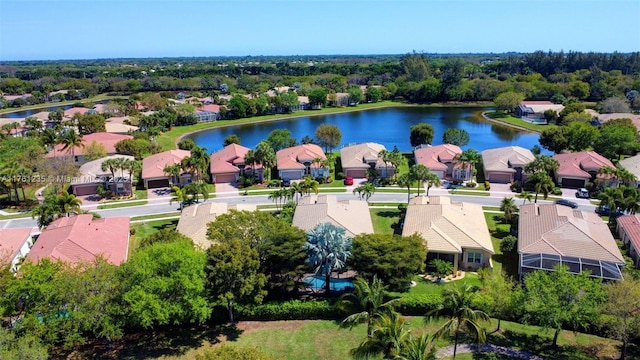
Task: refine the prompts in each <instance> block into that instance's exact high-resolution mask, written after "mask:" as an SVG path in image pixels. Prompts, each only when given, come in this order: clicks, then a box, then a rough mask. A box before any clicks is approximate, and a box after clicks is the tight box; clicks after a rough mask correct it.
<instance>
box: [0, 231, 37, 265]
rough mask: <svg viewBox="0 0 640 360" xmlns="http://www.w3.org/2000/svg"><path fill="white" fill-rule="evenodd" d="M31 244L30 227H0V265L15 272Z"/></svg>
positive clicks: (31, 234) (31, 233) (31, 232)
mask: <svg viewBox="0 0 640 360" xmlns="http://www.w3.org/2000/svg"><path fill="white" fill-rule="evenodd" d="M32 245H33V230H32V229H31V228H15V229H0V267H4V266H5V265H7V264H9V268H10V269H11V271H13V272H16V271H17V270H18V266H19V264H20V262H21V261H22V260H23V259H24V258H25V257H26V256H27V254H28V253H29V251H30V250H31V246H32Z"/></svg>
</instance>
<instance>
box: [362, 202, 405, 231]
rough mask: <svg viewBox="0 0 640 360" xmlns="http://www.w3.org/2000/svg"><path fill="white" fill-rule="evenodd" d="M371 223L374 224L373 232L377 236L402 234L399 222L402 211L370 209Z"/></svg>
mask: <svg viewBox="0 0 640 360" xmlns="http://www.w3.org/2000/svg"><path fill="white" fill-rule="evenodd" d="M369 212H370V213H371V221H372V222H373V232H374V233H376V234H393V233H398V234H399V233H401V230H400V227H399V224H398V222H399V221H400V210H398V209H397V208H396V209H393V208H391V209H369Z"/></svg>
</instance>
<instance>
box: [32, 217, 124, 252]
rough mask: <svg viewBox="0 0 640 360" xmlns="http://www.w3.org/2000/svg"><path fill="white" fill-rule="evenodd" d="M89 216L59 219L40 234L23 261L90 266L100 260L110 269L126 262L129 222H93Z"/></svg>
mask: <svg viewBox="0 0 640 360" xmlns="http://www.w3.org/2000/svg"><path fill="white" fill-rule="evenodd" d="M92 217H93V216H92V215H91V214H80V215H77V216H72V217H61V218H58V219H56V220H54V221H53V222H52V223H51V224H49V226H47V228H46V229H45V230H44V231H42V234H40V236H39V237H38V240H36V242H35V243H34V244H33V246H32V247H31V251H30V252H29V254H28V255H27V258H26V261H31V262H33V263H38V262H39V261H41V260H42V259H45V258H47V259H50V260H51V261H62V262H65V263H70V264H75V263H84V262H91V261H93V260H95V258H96V257H98V256H102V257H103V258H104V259H105V260H107V261H108V262H109V263H111V264H113V265H120V264H122V263H123V262H125V261H126V260H127V254H128V251H129V218H128V217H108V218H102V219H95V220H93V219H92Z"/></svg>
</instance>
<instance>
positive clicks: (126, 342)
mask: <svg viewBox="0 0 640 360" xmlns="http://www.w3.org/2000/svg"><path fill="white" fill-rule="evenodd" d="M241 333H242V331H241V330H239V329H238V328H237V327H236V326H235V325H218V326H207V325H202V326H198V327H176V328H165V329H162V330H156V331H149V332H141V333H136V334H128V335H125V336H124V337H123V338H122V339H119V340H114V341H94V342H91V343H88V344H86V345H84V346H82V347H80V348H79V349H78V350H76V351H73V352H72V353H68V352H64V351H59V352H55V353H54V354H52V356H51V359H60V360H61V359H98V360H111V359H132V360H133V359H146V358H158V357H161V356H181V355H184V354H186V353H187V352H188V351H189V350H192V349H197V348H200V347H202V346H203V345H204V344H205V343H210V344H216V343H218V342H220V340H221V339H222V338H226V339H227V340H229V341H234V340H237V339H238V337H240V334H241Z"/></svg>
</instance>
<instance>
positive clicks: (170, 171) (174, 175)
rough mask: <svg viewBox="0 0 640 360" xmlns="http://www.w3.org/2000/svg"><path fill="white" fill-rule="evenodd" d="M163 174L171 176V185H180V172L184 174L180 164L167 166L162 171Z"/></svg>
mask: <svg viewBox="0 0 640 360" xmlns="http://www.w3.org/2000/svg"><path fill="white" fill-rule="evenodd" d="M162 172H163V173H165V175H167V176H171V185H179V184H180V181H179V180H178V176H179V175H180V172H182V168H181V167H180V164H172V165H166V166H165V167H164V169H162Z"/></svg>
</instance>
